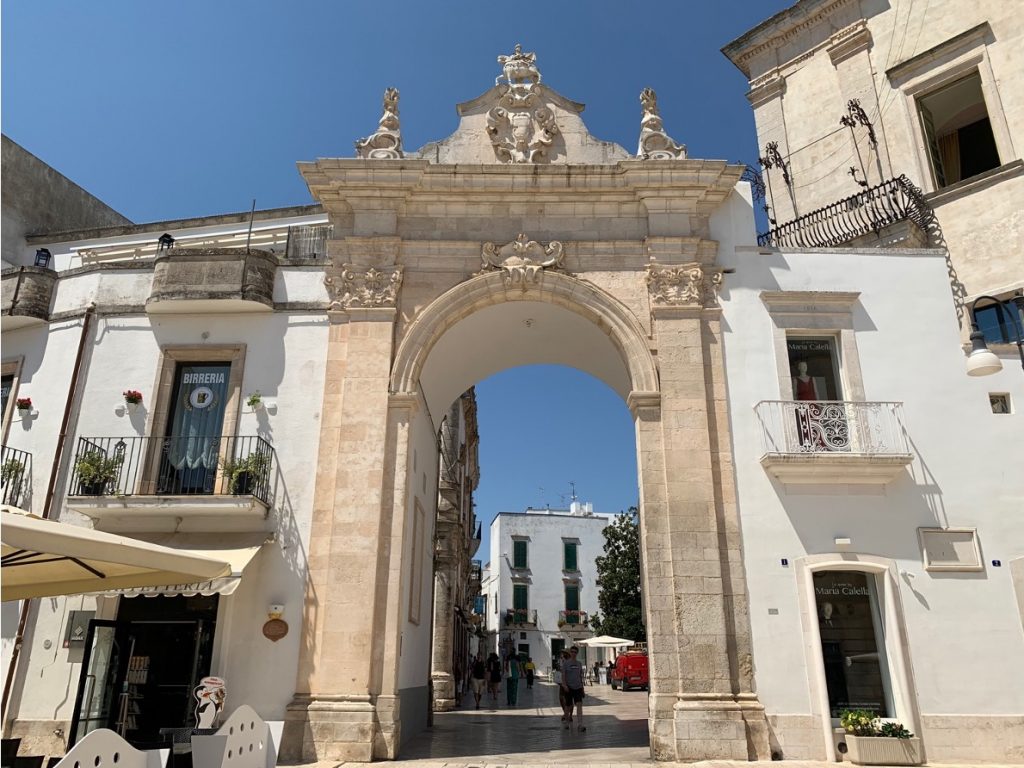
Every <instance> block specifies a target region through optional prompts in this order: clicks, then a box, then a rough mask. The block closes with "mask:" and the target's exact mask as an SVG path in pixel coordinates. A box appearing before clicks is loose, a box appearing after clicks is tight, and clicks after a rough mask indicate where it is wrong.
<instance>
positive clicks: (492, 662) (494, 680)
mask: <svg viewBox="0 0 1024 768" xmlns="http://www.w3.org/2000/svg"><path fill="white" fill-rule="evenodd" d="M500 688H501V659H499V658H498V654H496V653H494V652H492V653H491V655H490V656H488V657H487V692H488V693H489V694H491V701H492V702H494V703H495V704H497V703H498V690H499V689H500Z"/></svg>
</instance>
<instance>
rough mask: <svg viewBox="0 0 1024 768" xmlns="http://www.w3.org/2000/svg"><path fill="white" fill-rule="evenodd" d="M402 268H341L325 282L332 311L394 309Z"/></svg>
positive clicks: (351, 265)
mask: <svg viewBox="0 0 1024 768" xmlns="http://www.w3.org/2000/svg"><path fill="white" fill-rule="evenodd" d="M402 270H403V267H399V266H390V267H384V268H382V269H377V268H375V267H369V268H366V267H357V266H355V265H353V264H342V265H341V271H340V272H339V273H338V274H337V275H336V276H330V277H326V278H324V284H325V285H326V286H327V292H328V293H329V294H330V297H331V304H330V309H353V308H356V307H371V308H373V307H393V306H395V305H396V304H397V302H398V291H399V289H400V288H401V287H402Z"/></svg>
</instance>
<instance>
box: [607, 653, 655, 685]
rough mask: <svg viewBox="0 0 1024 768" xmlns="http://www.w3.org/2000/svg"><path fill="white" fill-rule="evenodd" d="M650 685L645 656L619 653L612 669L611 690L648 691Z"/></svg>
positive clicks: (642, 654) (644, 654)
mask: <svg viewBox="0 0 1024 768" xmlns="http://www.w3.org/2000/svg"><path fill="white" fill-rule="evenodd" d="M650 684H651V677H650V671H649V669H648V667H647V654H646V653H642V652H638V651H627V652H626V653H620V654H619V657H618V658H617V659H616V660H615V667H614V668H613V669H612V688H615V689H617V688H619V687H621V688H622V690H624V691H628V690H629V689H630V688H643V689H644V690H649V689H650Z"/></svg>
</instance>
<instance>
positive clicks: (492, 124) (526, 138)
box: [487, 45, 558, 163]
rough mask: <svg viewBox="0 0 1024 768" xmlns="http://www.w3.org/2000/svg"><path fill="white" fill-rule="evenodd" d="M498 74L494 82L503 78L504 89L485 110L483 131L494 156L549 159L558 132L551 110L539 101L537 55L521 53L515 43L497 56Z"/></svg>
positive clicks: (529, 160)
mask: <svg viewBox="0 0 1024 768" xmlns="http://www.w3.org/2000/svg"><path fill="white" fill-rule="evenodd" d="M498 63H499V64H501V65H502V74H501V75H499V76H498V78H497V79H496V80H495V83H494V84H495V85H501V84H502V80H503V79H504V81H505V92H504V93H503V94H502V96H501V99H500V100H499V102H498V106H496V107H494V108H493V109H492V110H491V111H490V112H488V113H487V135H488V136H489V137H490V140H491V144H492V145H493V146H494V153H495V154H496V155H497V157H498V159H499V160H501V161H503V162H506V163H537V162H543V161H545V160H548V159H549V154H548V153H549V152H550V150H551V146H552V144H553V143H554V141H555V137H556V136H557V135H558V126H557V125H556V124H555V116H554V113H553V112H552V111H551V109H549V108H548V107H546V106H544V105H543V104H542V103H541V101H540V96H539V94H538V92H537V90H535V87H536V86H537V85H539V84H540V71H539V70H538V69H537V55H536V54H535V53H523V49H522V46H520V45H516V48H515V52H514V53H512V55H510V56H499V57H498Z"/></svg>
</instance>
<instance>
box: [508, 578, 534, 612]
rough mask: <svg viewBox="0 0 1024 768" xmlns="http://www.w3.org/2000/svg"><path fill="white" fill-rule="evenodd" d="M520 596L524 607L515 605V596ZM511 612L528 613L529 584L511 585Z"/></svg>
mask: <svg viewBox="0 0 1024 768" xmlns="http://www.w3.org/2000/svg"><path fill="white" fill-rule="evenodd" d="M517 595H522V596H523V602H524V603H525V605H522V606H517V605H516V602H517V600H516V596H517ZM512 610H513V611H529V610H530V585H529V584H513V585H512Z"/></svg>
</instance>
